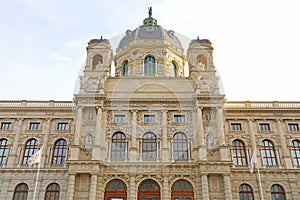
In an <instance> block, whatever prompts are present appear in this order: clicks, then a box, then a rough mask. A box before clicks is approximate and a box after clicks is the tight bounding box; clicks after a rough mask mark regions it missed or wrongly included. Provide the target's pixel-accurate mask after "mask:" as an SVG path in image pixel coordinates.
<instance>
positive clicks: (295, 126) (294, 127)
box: [289, 124, 299, 131]
mask: <svg viewBox="0 0 300 200" xmlns="http://www.w3.org/2000/svg"><path fill="white" fill-rule="evenodd" d="M289 130H290V131H299V125H298V124H289Z"/></svg>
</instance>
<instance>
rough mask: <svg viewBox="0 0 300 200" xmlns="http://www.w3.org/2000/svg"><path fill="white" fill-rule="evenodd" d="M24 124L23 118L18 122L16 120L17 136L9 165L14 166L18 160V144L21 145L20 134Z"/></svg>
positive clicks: (8, 161)
mask: <svg viewBox="0 0 300 200" xmlns="http://www.w3.org/2000/svg"><path fill="white" fill-rule="evenodd" d="M22 125H23V119H19V120H18V122H16V129H15V138H14V143H13V146H12V150H11V153H10V155H9V159H8V160H7V166H8V167H9V168H10V167H13V165H14V164H15V163H16V162H17V161H18V155H19V154H18V153H17V151H18V146H19V140H20V134H21V131H22Z"/></svg>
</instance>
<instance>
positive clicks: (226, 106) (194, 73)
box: [0, 16, 300, 200]
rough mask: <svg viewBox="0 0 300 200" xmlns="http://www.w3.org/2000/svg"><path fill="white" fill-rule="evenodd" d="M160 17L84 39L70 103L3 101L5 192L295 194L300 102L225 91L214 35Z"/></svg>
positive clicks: (63, 195)
mask: <svg viewBox="0 0 300 200" xmlns="http://www.w3.org/2000/svg"><path fill="white" fill-rule="evenodd" d="M156 23H157V21H156V20H155V19H154V18H152V16H149V17H148V18H146V19H145V20H144V25H142V26H140V27H138V28H137V29H135V30H133V31H130V30H128V31H127V32H126V35H125V36H124V37H123V38H122V40H121V41H120V43H119V46H118V48H117V50H116V52H115V53H114V49H112V47H111V44H110V41H109V40H106V39H102V38H101V39H93V40H90V41H89V43H88V46H87V60H86V66H85V68H84V71H83V73H82V75H81V76H80V88H79V90H78V92H77V93H75V94H74V101H73V102H72V101H66V102H62V101H44V102H43V101H0V122H1V130H0V138H1V155H0V158H1V160H0V161H1V170H0V172H1V173H0V177H1V178H0V185H1V187H0V188H1V192H0V199H12V198H13V197H14V198H15V199H17V195H20V194H21V195H26V196H27V197H28V198H29V199H31V198H33V197H35V198H36V199H58V198H59V199H68V200H72V199H78V200H79V199H80V200H84V199H89V200H96V199H105V200H114V199H115V200H120V199H128V200H133V199H158V200H159V199H161V200H165V199H174V200H176V199H177V200H178V199H184V200H192V199H195V200H196V199H199V200H200V199H203V200H209V199H211V200H215V199H218V200H220V199H222V200H231V199H236V200H238V199H243V198H242V197H243V196H244V197H245V196H247V197H248V198H249V199H251V196H252V195H253V197H254V198H255V199H260V198H261V197H262V195H263V196H264V199H271V195H272V193H274V194H273V195H275V196H276V195H277V196H281V197H282V196H285V198H286V199H295V200H296V199H298V198H299V192H298V191H299V189H300V185H299V182H300V176H299V172H300V171H299V166H300V165H299V164H300V152H299V151H300V149H299V148H300V147H299V141H300V131H299V122H300V114H299V111H300V102H228V101H226V100H225V99H224V94H222V92H221V91H220V81H219V79H220V78H219V77H218V75H217V73H216V69H215V67H214V64H213V59H212V57H213V56H212V54H213V47H212V46H211V42H210V41H209V40H207V39H203V40H200V39H195V40H192V41H191V42H190V45H189V47H188V49H187V53H186V55H185V54H184V51H183V48H182V46H181V43H180V41H179V39H178V38H177V37H176V34H174V31H166V30H165V29H163V28H162V27H161V26H159V25H157V24H156ZM113 70H114V73H112V71H113ZM113 74H115V76H113ZM297 145H298V146H297ZM38 149H41V152H42V154H41V160H40V162H39V163H36V164H33V166H28V159H29V158H30V157H31V155H32V154H34V153H36V152H37V150H38ZM255 149H256V151H254V150H255ZM253 152H255V154H256V158H257V163H258V166H259V170H260V173H259V174H260V177H261V181H259V180H258V171H257V169H258V168H257V167H254V172H253V173H251V172H250V171H249V164H250V163H251V162H250V160H251V157H253ZM20 184H23V185H22V187H23V188H22V191H23V193H22V192H20V191H19V190H18V188H19V187H20ZM260 184H261V187H260ZM26 186H27V188H26ZM50 186H51V187H50ZM260 188H262V190H260ZM281 189H282V190H281ZM276 192H277V193H276ZM275 193H276V194H275Z"/></svg>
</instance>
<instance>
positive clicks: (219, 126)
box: [216, 108, 225, 146]
mask: <svg viewBox="0 0 300 200" xmlns="http://www.w3.org/2000/svg"><path fill="white" fill-rule="evenodd" d="M216 120H217V130H218V132H219V134H220V136H221V143H220V145H221V146H224V145H225V134H224V128H223V127H224V119H223V111H222V108H217V116H216Z"/></svg>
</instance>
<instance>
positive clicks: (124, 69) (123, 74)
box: [122, 60, 128, 76]
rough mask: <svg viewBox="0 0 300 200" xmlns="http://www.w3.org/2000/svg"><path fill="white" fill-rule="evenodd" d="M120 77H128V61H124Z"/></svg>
mask: <svg viewBox="0 0 300 200" xmlns="http://www.w3.org/2000/svg"><path fill="white" fill-rule="evenodd" d="M122 70H123V71H122V76H128V61H127V60H125V61H124V63H123V69H122Z"/></svg>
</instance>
